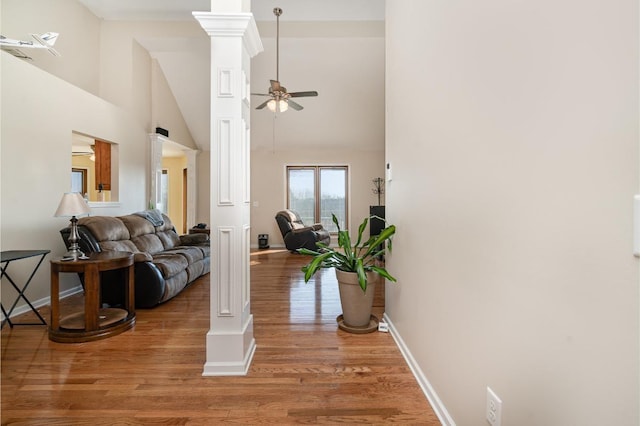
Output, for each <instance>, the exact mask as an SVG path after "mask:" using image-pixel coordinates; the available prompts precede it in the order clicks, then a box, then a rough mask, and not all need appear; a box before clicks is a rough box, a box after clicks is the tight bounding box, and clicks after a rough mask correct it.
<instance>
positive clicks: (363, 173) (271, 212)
mask: <svg viewBox="0 0 640 426" xmlns="http://www.w3.org/2000/svg"><path fill="white" fill-rule="evenodd" d="M287 165H291V166H298V165H347V166H349V194H350V196H349V199H350V201H351V203H350V205H349V209H350V210H349V220H350V222H349V223H350V227H351V228H355V229H357V226H358V225H359V224H360V223H361V222H362V219H363V218H365V217H368V216H369V206H370V205H377V204H378V198H377V196H376V195H374V194H373V192H372V189H373V183H372V182H371V181H372V180H373V179H374V178H376V177H382V176H384V151H349V150H325V151H295V150H287V151H265V150H259V151H252V152H251V201H252V208H251V245H252V246H257V245H258V234H269V245H270V246H274V247H284V241H283V240H282V235H281V234H280V230H279V229H278V225H277V223H276V220H275V216H276V213H277V212H279V211H280V210H282V209H285V208H286V207H287V188H286V179H287V177H286V166H287ZM383 200H384V198H383ZM256 203H257V206H256Z"/></svg>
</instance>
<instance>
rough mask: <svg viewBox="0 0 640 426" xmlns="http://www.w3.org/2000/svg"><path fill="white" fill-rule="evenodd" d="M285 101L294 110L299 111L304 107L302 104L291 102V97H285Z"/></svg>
mask: <svg viewBox="0 0 640 426" xmlns="http://www.w3.org/2000/svg"><path fill="white" fill-rule="evenodd" d="M287 103H288V104H289V106H290V107H291V108H293V109H295V110H296V111H300V110H301V109H303V108H304V107H303V106H302V105H300V104H299V103H296V102H293V101H292V100H291V99H287Z"/></svg>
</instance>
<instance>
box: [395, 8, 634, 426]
mask: <svg viewBox="0 0 640 426" xmlns="http://www.w3.org/2000/svg"><path fill="white" fill-rule="evenodd" d="M391 3H393V4H391ZM387 5H388V7H387V11H386V12H387V49H386V51H387V88H388V90H387V108H386V110H387V120H386V122H387V127H386V128H387V145H386V146H387V148H386V155H387V161H389V162H390V163H391V165H392V176H393V180H392V182H390V183H389V184H388V187H387V206H388V207H387V213H388V217H389V218H390V219H391V221H392V222H394V223H395V224H396V225H397V226H398V233H397V235H396V239H395V241H394V251H393V253H392V255H390V256H389V257H388V265H387V266H388V269H389V270H390V271H391V272H392V273H393V274H394V275H395V276H396V277H397V278H398V283H397V285H387V314H388V315H389V317H390V318H391V320H392V323H393V325H394V326H395V328H396V329H397V333H398V335H399V336H400V337H401V339H402V341H403V342H404V343H405V344H406V347H407V348H408V350H409V351H410V353H411V354H412V356H413V357H414V359H415V361H416V363H417V365H418V366H419V368H420V369H421V370H422V373H424V375H425V376H426V378H427V379H428V381H429V382H430V384H431V385H432V386H433V388H434V390H435V392H436V393H437V395H438V396H439V397H440V398H441V400H442V402H443V403H444V406H445V407H446V409H447V410H448V411H449V413H450V415H451V416H452V417H453V420H454V421H455V422H456V424H458V425H460V426H466V425H469V426H475V425H483V424H487V423H486V421H485V397H486V387H487V386H490V387H491V388H492V389H493V390H494V391H495V392H496V393H497V395H498V396H499V397H500V398H502V401H503V421H502V424H503V425H518V426H527V425H531V426H533V425H600V424H603V423H605V424H616V425H637V424H638V423H639V421H640V419H639V418H638V413H639V401H640V397H639V394H638V386H639V385H638V380H639V375H638V373H639V371H638V364H639V361H638V360H639V359H640V358H639V351H638V342H639V330H638V318H639V312H640V311H639V306H638V304H639V297H638V296H639V294H638V283H639V280H638V278H639V273H638V259H636V258H634V257H633V255H632V231H633V230H632V209H631V208H632V200H633V195H634V194H636V193H638V176H639V167H638V124H639V123H638V81H639V75H638V52H639V49H638V3H637V2H636V1H628V0H615V1H611V2H603V1H596V0H588V1H584V2H580V4H579V5H578V4H577V3H575V2H573V1H568V0H557V1H554V2H542V3H541V2H504V1H496V0H488V1H483V2H477V1H472V0H463V1H458V2H423V1H416V0H414V1H404V2H389V3H387ZM391 82H393V85H391Z"/></svg>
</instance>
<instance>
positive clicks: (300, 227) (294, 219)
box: [276, 210, 331, 251]
mask: <svg viewBox="0 0 640 426" xmlns="http://www.w3.org/2000/svg"><path fill="white" fill-rule="evenodd" d="M276 222H278V227H279V228H280V232H281V233H282V239H283V240H284V245H285V247H286V248H287V250H289V251H296V250H298V249H299V248H303V247H304V248H307V249H309V250H317V249H318V246H317V245H316V243H317V242H321V243H324V244H326V245H329V243H330V242H331V235H330V234H329V231H327V230H326V229H324V227H323V226H322V224H320V223H315V224H313V225H311V226H305V224H304V223H302V219H301V218H300V215H299V214H298V213H296V212H294V211H293V210H282V211H279V212H278V213H276Z"/></svg>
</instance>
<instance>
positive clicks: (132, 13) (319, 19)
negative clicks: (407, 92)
mask: <svg viewBox="0 0 640 426" xmlns="http://www.w3.org/2000/svg"><path fill="white" fill-rule="evenodd" d="M79 1H80V2H81V3H83V4H84V5H85V6H86V7H88V8H89V9H90V10H91V11H92V12H93V13H94V14H95V15H96V16H98V17H100V18H102V19H105V20H127V21H135V20H154V21H194V18H193V16H192V11H207V10H210V4H211V0H180V1H175V0H135V1H133V0H79ZM274 7H280V8H282V9H283V11H284V13H283V14H282V16H281V18H280V80H281V81H282V84H283V85H285V86H286V87H287V89H288V90H289V91H304V90H317V91H318V92H319V96H318V97H317V98H301V99H300V100H299V101H300V102H299V103H300V104H302V105H303V106H304V108H305V109H304V110H302V111H293V110H290V111H287V112H285V113H281V114H278V115H274V114H273V113H271V112H269V111H268V110H266V109H265V110H261V111H255V110H253V111H252V116H251V124H252V148H253V149H285V148H289V147H295V148H298V149H305V148H317V147H318V146H319V145H322V146H323V147H325V148H331V147H341V148H346V147H348V148H351V149H372V148H373V149H383V142H382V141H383V138H384V0H279V1H276V0H252V13H253V14H254V16H255V19H256V22H257V24H258V30H259V33H260V36H261V39H262V42H263V46H264V52H262V53H260V54H259V55H257V56H256V57H255V58H254V59H253V61H252V72H251V76H252V78H251V87H252V92H262V93H264V92H266V91H267V90H268V86H269V80H270V79H275V68H276V58H275V56H276V54H275V47H276V43H275V27H276V24H275V22H276V21H275V16H274V15H273V8H274ZM137 41H138V42H139V43H140V44H141V45H142V46H143V47H144V48H145V49H147V50H148V51H149V53H150V55H151V56H152V57H153V58H155V59H156V60H157V61H158V64H159V66H160V68H161V69H162V72H163V73H164V75H165V78H166V79H167V82H168V84H169V86H170V88H171V91H172V93H173V95H174V97H175V99H176V102H177V104H178V107H179V108H180V110H181V112H182V115H183V117H184V119H185V122H186V124H187V127H188V128H189V131H190V133H191V135H192V137H193V139H194V141H195V142H196V144H197V145H198V147H199V148H200V149H203V150H208V149H209V139H210V136H209V117H210V114H209V111H210V106H209V105H210V104H209V86H210V84H209V68H210V65H209V64H210V56H209V41H208V39H207V37H206V35H204V32H203V37H200V38H197V39H195V38H191V39H185V38H171V37H168V36H167V37H162V38H159V37H156V38H145V39H140V40H137ZM263 100H264V98H261V97H256V96H252V108H255V106H257V105H258V104H259V103H261V102H262V101H263Z"/></svg>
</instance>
